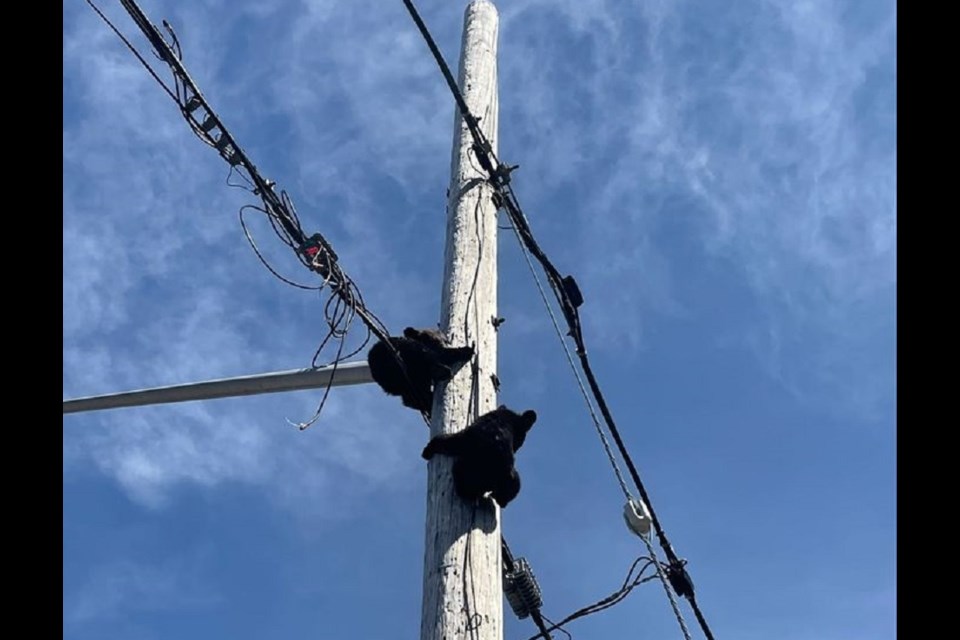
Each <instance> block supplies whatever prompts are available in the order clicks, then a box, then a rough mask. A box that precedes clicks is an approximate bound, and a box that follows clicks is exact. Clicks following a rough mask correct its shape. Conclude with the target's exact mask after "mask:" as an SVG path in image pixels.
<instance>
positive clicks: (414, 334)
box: [403, 327, 420, 340]
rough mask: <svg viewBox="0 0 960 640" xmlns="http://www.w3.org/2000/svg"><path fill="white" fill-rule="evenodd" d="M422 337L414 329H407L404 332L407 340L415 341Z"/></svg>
mask: <svg viewBox="0 0 960 640" xmlns="http://www.w3.org/2000/svg"><path fill="white" fill-rule="evenodd" d="M419 335H420V332H419V331H417V330H416V329H414V328H413V327H407V328H406V329H404V330H403V336H404V337H405V338H410V339H411V340H413V339H415V338H416V337H417V336H419Z"/></svg>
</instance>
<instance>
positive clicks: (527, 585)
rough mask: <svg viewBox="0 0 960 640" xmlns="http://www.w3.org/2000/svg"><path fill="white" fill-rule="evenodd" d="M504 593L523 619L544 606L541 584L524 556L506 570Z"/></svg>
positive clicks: (512, 607) (516, 612) (515, 611)
mask: <svg viewBox="0 0 960 640" xmlns="http://www.w3.org/2000/svg"><path fill="white" fill-rule="evenodd" d="M503 593H504V595H505V596H506V597H507V602H509V603H510V608H511V609H513V612H514V613H515V614H517V617H518V618H520V619H521V620H523V619H524V618H526V617H527V616H529V615H530V613H531V612H533V611H537V610H539V609H540V607H542V606H543V599H542V597H541V595H540V585H539V584H537V579H536V578H535V577H534V576H533V570H532V569H531V568H530V565H529V564H527V561H526V560H525V559H523V558H518V559H517V561H516V562H514V564H513V570H512V571H504V575H503Z"/></svg>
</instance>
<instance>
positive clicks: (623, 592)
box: [528, 556, 657, 640]
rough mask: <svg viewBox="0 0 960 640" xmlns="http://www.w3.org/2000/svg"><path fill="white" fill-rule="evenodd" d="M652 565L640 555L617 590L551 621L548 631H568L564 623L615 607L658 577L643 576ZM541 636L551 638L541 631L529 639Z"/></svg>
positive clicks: (536, 639)
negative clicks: (555, 620) (642, 563)
mask: <svg viewBox="0 0 960 640" xmlns="http://www.w3.org/2000/svg"><path fill="white" fill-rule="evenodd" d="M643 560H646V563H645V564H644V565H643V566H642V567H641V568H640V570H639V571H637V575H636V576H634V575H633V574H634V571H636V569H637V565H638V564H640V562H641V561H643ZM651 566H653V561H652V560H651V559H650V558H648V557H646V556H640V557H639V558H637V559H636V560H634V561H633V564H631V565H630V569H629V571H627V577H626V579H625V580H624V581H623V585H622V586H621V587H620V588H619V589H618V590H617V591H615V592H613V593H612V594H610V595H609V596H607V597H605V598H601V599H600V600H598V601H597V602H594V603H593V604H590V605H587V606H586V607H583V608H581V609H578V610H577V611H574V612H573V613H572V614H570V615H568V616H567V617H566V618H564V619H563V620H561V621H560V622H551V623H550V627H548V628H547V631H554V630H557V629H559V630H561V631H563V632H564V633H567V632H566V631H565V630H564V629H563V625H565V624H567V623H569V622H572V621H574V620H577V619H578V618H584V617H586V616H589V615H593V614H594V613H599V612H601V611H604V610H606V609H609V608H610V607H613V606H614V605H617V604H619V603H620V602H622V601H623V600H624V599H626V597H627V596H628V595H630V592H631V591H633V590H634V589H635V588H636V587H638V586H640V585H641V584H643V583H645V582H647V581H649V580H653V579H654V578H656V577H657V576H656V575H652V576H647V577H644V576H643V573H644V572H645V571H646V570H647V569H648V568H649V567H651ZM567 635H568V636H569V635H570V634H569V633H567ZM539 638H549V636H546V635H544V634H543V632H541V633H538V634H537V635H535V636H531V637H530V638H529V639H528V640H538V639H539Z"/></svg>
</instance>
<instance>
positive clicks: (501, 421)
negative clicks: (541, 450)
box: [423, 405, 537, 508]
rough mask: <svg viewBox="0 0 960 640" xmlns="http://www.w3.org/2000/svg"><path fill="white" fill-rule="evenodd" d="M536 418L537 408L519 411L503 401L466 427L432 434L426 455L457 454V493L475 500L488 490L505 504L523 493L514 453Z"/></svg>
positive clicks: (454, 472)
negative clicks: (535, 409) (445, 432)
mask: <svg viewBox="0 0 960 640" xmlns="http://www.w3.org/2000/svg"><path fill="white" fill-rule="evenodd" d="M536 421H537V414H536V412H534V411H524V412H523V413H522V414H519V413H516V412H515V411H511V410H510V409H508V408H507V407H505V406H503V405H500V407H498V408H497V409H496V410H494V411H491V412H490V413H486V414H484V415H482V416H480V417H479V418H477V421H476V422H474V423H473V424H472V425H470V426H469V427H467V428H466V429H464V430H463V431H460V432H457V433H450V434H444V435H439V436H436V437H435V438H433V439H432V440H431V441H430V442H429V443H428V444H427V446H426V447H424V449H423V457H424V459H425V460H429V459H430V458H432V457H433V456H434V455H436V454H438V453H441V454H445V455H448V456H455V457H456V459H457V460H456V462H454V463H453V483H454V487H455V488H456V491H457V495H459V496H460V497H461V498H463V499H464V500H467V501H470V502H472V501H476V500H477V499H478V498H481V497H483V495H484V494H486V493H487V492H488V491H489V492H490V493H491V494H492V497H493V499H494V500H496V501H497V504H499V505H500V508H503V507H506V506H507V505H508V504H509V503H510V501H511V500H513V499H514V498H516V497H517V494H518V493H520V475H519V474H518V473H517V470H516V468H514V466H513V463H514V454H515V453H516V452H517V450H518V449H519V448H520V447H521V446H522V445H523V442H524V440H526V438H527V432H528V431H529V430H530V427H532V426H533V423H534V422H536Z"/></svg>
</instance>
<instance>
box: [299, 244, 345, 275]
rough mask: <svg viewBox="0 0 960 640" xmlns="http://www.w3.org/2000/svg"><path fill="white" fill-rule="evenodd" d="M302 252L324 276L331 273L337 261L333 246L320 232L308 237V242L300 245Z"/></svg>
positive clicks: (314, 268)
mask: <svg viewBox="0 0 960 640" xmlns="http://www.w3.org/2000/svg"><path fill="white" fill-rule="evenodd" d="M300 252H301V253H303V255H304V256H305V257H306V258H307V260H309V261H310V265H311V267H312V268H313V270H314V271H316V272H317V273H319V274H320V275H322V276H323V277H324V278H326V277H328V276H329V275H330V268H331V267H332V266H333V263H335V262H336V261H337V254H336V252H335V251H334V250H333V247H331V246H330V243H328V242H327V241H326V239H325V238H324V237H323V236H322V235H320V234H319V233H315V234H313V235H312V236H310V237H309V238H307V240H306V242H304V243H303V244H302V245H300Z"/></svg>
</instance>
